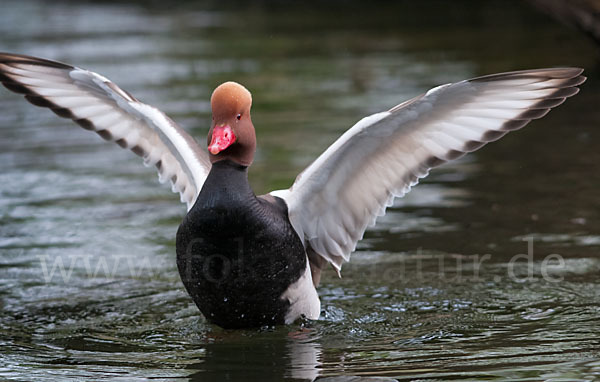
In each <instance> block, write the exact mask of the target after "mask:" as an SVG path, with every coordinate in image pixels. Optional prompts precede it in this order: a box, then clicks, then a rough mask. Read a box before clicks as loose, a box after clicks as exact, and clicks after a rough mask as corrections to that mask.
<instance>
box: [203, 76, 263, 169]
mask: <svg viewBox="0 0 600 382" xmlns="http://www.w3.org/2000/svg"><path fill="white" fill-rule="evenodd" d="M210 105H211V108H212V126H211V128H210V131H209V132H208V152H209V153H210V160H211V162H212V163H214V162H218V161H220V160H224V159H229V160H231V161H233V162H236V163H238V164H241V165H243V166H250V164H251V163H252V160H253V159H254V151H255V150H256V134H255V132H254V126H253V125H252V119H250V107H251V106H252V95H251V94H250V92H249V91H248V90H247V89H246V88H245V87H243V86H242V85H240V84H238V83H236V82H231V81H230V82H225V83H224V84H221V85H219V86H218V87H217V88H216V89H215V91H214V92H213V94H212V97H211V98H210Z"/></svg>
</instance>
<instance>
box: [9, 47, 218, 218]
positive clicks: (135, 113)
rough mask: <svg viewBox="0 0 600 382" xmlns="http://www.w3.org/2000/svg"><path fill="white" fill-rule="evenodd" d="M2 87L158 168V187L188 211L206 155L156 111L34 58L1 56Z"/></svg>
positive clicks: (96, 79) (101, 82)
mask: <svg viewBox="0 0 600 382" xmlns="http://www.w3.org/2000/svg"><path fill="white" fill-rule="evenodd" d="M0 81H1V82H2V83H3V84H4V86H6V87H7V88H8V89H10V90H12V91H15V92H17V93H22V94H25V98H26V99H27V100H28V101H29V102H31V103H32V104H34V105H37V106H43V107H48V108H50V109H51V110H52V111H53V112H55V113H56V114H58V115H59V116H61V117H65V118H70V119H72V120H73V121H75V122H76V123H77V124H79V125H80V126H81V127H83V128H84V129H87V130H92V131H95V132H96V133H98V134H99V135H100V136H101V137H102V138H104V139H106V140H108V141H112V142H115V143H117V144H118V145H119V146H121V147H123V148H128V149H130V150H132V151H133V152H134V153H136V154H137V155H139V156H141V157H143V158H144V164H146V165H148V166H156V167H157V169H158V174H159V180H160V182H161V183H164V182H166V181H167V180H168V181H170V182H171V185H172V189H173V192H179V194H180V197H181V201H182V202H185V203H187V206H188V209H190V208H191V207H192V206H193V204H194V202H195V200H196V196H197V195H198V193H199V191H200V189H201V188H202V185H203V184H204V180H205V179H206V176H207V175H208V172H209V171H210V161H209V159H208V154H207V153H206V152H204V151H203V150H201V149H200V147H199V146H198V144H197V143H196V142H195V141H194V139H193V138H192V137H191V136H190V135H189V134H187V133H186V132H185V131H184V130H183V129H181V128H180V127H179V126H177V125H176V124H175V122H173V120H171V119H170V118H169V117H167V116H166V115H165V114H164V113H163V112H161V111H160V110H158V109H156V108H154V107H152V106H149V105H146V104H144V103H141V102H140V101H138V100H137V99H135V98H134V97H133V96H131V95H130V94H129V93H127V92H125V91H124V90H122V89H120V88H119V87H118V86H117V85H115V84H114V83H112V82H110V81H109V80H108V79H106V78H104V77H102V76H101V75H99V74H97V73H94V72H90V71H87V70H84V69H80V68H77V67H73V66H70V65H66V64H62V63H59V62H55V61H49V60H44V59H40V58H36V57H29V56H22V55H16V54H9V53H0Z"/></svg>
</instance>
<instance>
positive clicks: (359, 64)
mask: <svg viewBox="0 0 600 382" xmlns="http://www.w3.org/2000/svg"><path fill="white" fill-rule="evenodd" d="M0 47H1V50H5V51H12V52H19V53H26V54H34V55H38V56H44V57H48V58H54V59H58V60H62V61H65V62H69V63H73V64H76V65H79V66H82V67H85V68H89V69H92V70H95V71H97V72H99V73H102V74H104V75H105V76H107V77H109V78H111V79H113V80H114V81H115V82H116V83H118V84H119V85H120V86H122V87H123V88H125V89H127V90H128V91H130V92H131V93H133V94H134V95H135V96H136V97H137V98H139V99H141V100H143V101H145V102H147V103H150V104H153V105H156V106H158V107H159V108H161V109H162V110H164V111H165V112H167V113H168V114H169V115H170V116H171V117H173V118H174V119H175V120H176V121H178V122H179V123H180V124H181V125H182V126H184V127H185V128H187V129H188V130H189V131H190V132H191V133H192V134H193V135H195V136H196V137H198V139H199V140H200V141H202V140H203V139H204V136H205V135H206V133H207V130H208V126H209V123H210V112H209V104H208V99H209V96H210V92H211V91H212V89H213V88H214V87H215V86H216V85H218V84H219V83H220V82H223V81H225V80H236V81H239V82H242V83H244V84H245V85H246V86H247V87H248V88H249V89H250V90H251V91H252V92H253V96H254V107H253V120H254V122H255V125H256V126H257V135H258V140H259V151H258V153H257V158H256V162H255V165H254V166H253V167H252V169H251V174H250V177H251V182H252V184H253V187H254V188H255V190H256V191H257V193H264V192H267V191H270V190H272V189H276V188H281V187H288V186H289V184H290V183H291V182H292V180H293V179H294V177H295V175H296V174H297V173H298V172H299V171H301V170H302V169H303V168H304V167H305V166H306V165H307V164H308V163H310V161H311V160H313V159H314V158H315V157H316V156H317V155H318V154H319V153H320V152H322V151H323V150H324V149H325V148H326V147H327V146H328V145H329V144H330V143H331V142H332V141H333V140H334V139H335V138H336V137H337V136H339V135H340V134H341V133H342V132H343V131H344V130H345V129H346V128H348V127H349V126H351V125H352V124H353V123H354V122H355V121H356V120H358V119H359V118H361V117H362V116H364V115H367V114H369V113H373V112H376V111H380V110H384V109H387V108H389V107H391V106H393V105H394V104H397V103H399V102H401V101H403V100H405V99H407V98H410V97H412V96H415V95H417V94H420V93H421V92H423V91H425V90H427V89H429V88H430V87H432V86H435V85H438V84H441V83H445V82H450V81H456V80H460V79H463V78H468V77H472V76H476V75H481V74H486V73H492V72H498V71H507V70H513V69H523V68H534V67H545V66H558V65H573V66H582V67H585V68H586V74H587V76H588V77H589V80H588V82H587V83H586V84H585V85H584V86H583V90H582V92H581V94H579V95H578V96H576V97H575V98H573V99H570V100H568V101H567V102H566V104H565V105H563V106H561V107H559V108H558V109H557V110H555V111H553V112H551V113H550V115H549V116H547V117H545V118H544V119H543V120H541V121H536V122H534V123H532V124H531V125H530V126H528V127H527V128H526V129H524V130H523V131H520V132H517V133H513V134H510V135H508V136H507V137H505V138H503V139H502V140H501V141H499V142H497V143H494V144H491V145H489V146H487V147H485V148H484V149H482V150H480V151H478V152H477V153H475V154H473V155H469V156H467V157H465V158H464V159H462V160H460V161H459V162H456V163H453V164H450V165H447V166H445V167H442V168H440V169H437V170H436V171H434V172H433V173H432V174H431V175H430V177H428V178H427V179H425V180H424V181H423V182H422V184H421V185H419V186H418V187H417V188H416V189H415V190H413V192H412V193H410V194H409V195H408V196H407V197H405V198H404V199H401V200H397V201H396V204H395V205H394V207H393V208H391V209H389V212H388V214H387V215H386V216H385V217H384V218H382V219H380V220H379V224H378V225H377V226H376V227H374V228H372V229H370V230H369V231H368V232H367V234H366V235H365V240H363V241H362V242H361V243H360V244H359V248H358V250H357V251H356V253H354V254H353V256H352V262H351V263H349V264H346V265H345V266H344V269H343V278H341V279H339V278H338V277H337V276H336V275H335V273H334V272H333V271H328V272H327V273H326V274H325V275H324V277H323V281H322V286H321V287H320V288H319V293H320V295H321V299H322V303H323V313H322V315H321V318H320V319H319V320H318V321H315V322H304V323H297V324H294V325H290V326H284V327H278V328H266V329H263V330H248V331H224V330H222V329H219V328H217V327H214V326H211V325H209V324H208V323H207V322H206V321H205V320H204V318H203V317H202V316H201V315H200V314H199V312H198V311H197V309H196V308H195V306H194V305H193V303H192V302H191V300H190V299H189V297H188V296H187V295H186V293H185V291H184V289H183V286H182V284H181V282H180V280H179V276H178V273H177V269H176V265H175V242H174V236H175V231H176V229H177V226H178V224H179V221H180V220H181V218H182V216H183V215H184V213H185V206H183V205H181V204H179V203H178V197H177V196H176V195H174V194H172V193H170V191H169V189H168V187H165V186H162V187H161V186H160V185H158V182H157V181H156V176H155V173H154V170H153V169H148V168H144V167H143V166H142V165H141V163H140V160H139V158H137V157H135V156H134V155H132V154H131V153H129V152H127V151H124V150H121V149H119V148H118V147H116V146H115V147H113V146H111V145H109V144H107V143H105V142H104V141H102V140H101V139H100V138H98V137H96V136H94V135H93V134H90V133H89V132H86V131H83V130H82V129H79V128H77V127H76V126H75V125H74V124H72V123H70V122H69V121H66V120H62V119H60V118H58V117H56V116H54V115H53V114H52V113H50V112H48V111H47V110H41V109H37V108H34V107H33V106H31V105H29V104H27V103H26V102H24V101H23V100H22V99H21V98H20V97H19V96H17V95H15V94H12V93H9V92H8V91H1V92H0V169H1V171H0V248H1V252H0V253H1V255H0V309H1V312H2V314H1V319H0V349H1V351H0V378H1V379H8V380H36V381H44V380H47V381H54V380H61V379H62V380H81V379H89V380H124V381H135V380H148V379H153V380H173V379H183V380H187V379H189V380H202V381H209V380H215V381H223V380H244V381H251V380H257V381H271V380H272V381H280V380H290V381H310V380H313V379H315V378H317V377H319V376H321V377H323V376H337V375H355V376H386V377H392V378H395V379H398V380H412V379H420V380H428V379H430V380H431V379H477V380H479V379H509V380H541V379H553V380H569V381H572V380H591V379H594V378H599V376H600V355H599V353H600V335H599V325H598V319H599V318H600V282H599V277H598V276H599V275H600V256H599V250H600V233H599V232H600V217H599V216H598V211H599V210H600V199H598V197H597V190H598V189H600V171H598V163H600V150H598V146H597V142H598V140H599V139H600V133H599V132H598V124H599V122H600V110H599V109H598V107H597V103H598V91H599V89H600V81H599V78H600V73H599V70H598V69H599V67H598V64H597V62H598V50H597V47H595V46H594V45H593V44H592V43H591V42H589V41H587V40H586V39H585V37H583V36H581V35H579V34H578V33H577V32H576V31H573V30H570V29H568V28H566V27H563V26H561V25H558V24H556V23H555V22H554V21H552V20H550V19H548V18H546V17H545V16H542V15H539V14H537V13H535V11H534V10H532V9H530V8H529V7H528V6H527V5H526V4H525V3H522V2H511V1H496V2H493V1H492V2H485V4H483V2H481V3H480V2H470V1H454V2H452V4H450V3H447V2H440V1H421V2H418V4H417V3H416V2H401V3H399V4H397V5H390V4H387V3H383V2H381V3H365V4H360V3H350V4H347V3H343V4H342V3H338V2H332V3H330V4H329V5H320V6H313V7H311V8H309V7H303V6H300V5H297V6H295V7H293V8H290V7H289V6H286V4H284V3H279V2H274V3H266V2H265V3H259V4H254V5H250V4H243V3H232V4H231V5H219V4H217V3H214V4H211V3H208V4H205V5H197V4H194V3H183V4H179V5H177V6H172V5H169V6H162V5H160V3H159V2H155V3H147V2H139V3H135V2H72V3H70V2H42V1H39V2H36V1H12V0H5V1H4V2H3V11H2V12H0ZM519 254H521V256H517V255H519ZM515 256H517V257H515Z"/></svg>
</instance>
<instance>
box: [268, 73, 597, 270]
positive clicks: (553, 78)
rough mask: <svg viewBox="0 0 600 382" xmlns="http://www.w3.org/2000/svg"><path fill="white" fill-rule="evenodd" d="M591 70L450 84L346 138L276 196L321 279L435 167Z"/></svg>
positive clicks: (565, 91) (518, 121) (513, 125)
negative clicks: (321, 271)
mask: <svg viewBox="0 0 600 382" xmlns="http://www.w3.org/2000/svg"><path fill="white" fill-rule="evenodd" d="M582 72H583V70H581V69H578V68H562V69H540V70H529V71H520V72H511V73H503V74H496V75H491V76H485V77H479V78H475V79H471V80H466V81H461V82H457V83H454V84H447V85H443V86H439V87H437V88H434V89H431V90H430V91H428V92H427V93H425V94H423V95H421V96H419V97H416V98H414V99H412V100H409V101H407V102H404V103H402V104H400V105H398V106H396V107H394V108H392V109H391V110H389V111H386V112H382V113H378V114H374V115H371V116H369V117H366V118H364V119H363V120H361V121H360V122H358V123H357V124H356V125H354V126H353V127H352V128H351V129H349V130H348V131H346V132H345V133H344V134H343V135H342V136H341V137H340V138H339V139H338V140H337V141H336V142H335V143H334V144H333V145H331V146H330V147H329V148H328V149H327V150H326V151H325V152H324V153H323V154H322V155H321V156H320V157H319V158H318V159H317V160H316V161H315V162H313V163H312V164H311V165H310V166H309V167H308V168H306V170H304V172H302V173H301V174H300V175H299V176H298V177H297V178H296V181H295V183H294V184H293V185H292V187H291V188H290V189H289V190H282V191H274V192H273V193H272V194H273V195H275V196H279V197H281V198H283V199H284V200H285V201H286V203H287V205H288V211H289V218H290V221H291V223H292V225H293V227H294V229H295V230H296V232H298V234H299V236H300V238H301V239H302V240H303V242H304V244H305V246H306V248H307V253H308V254H309V258H310V259H311V263H312V265H313V275H314V272H315V270H316V271H317V274H318V270H319V269H320V268H322V267H323V266H324V264H326V263H327V262H329V263H331V264H332V265H333V266H334V267H335V268H336V269H337V270H338V272H339V270H340V269H341V266H342V263H343V261H348V260H349V259H350V253H351V252H352V251H354V249H355V248H356V243H357V241H358V240H360V239H361V238H362V236H363V234H364V232H365V229H366V227H367V226H368V225H372V224H374V223H375V219H376V217H377V216H381V215H383V214H384V213H385V209H386V207H387V206H390V205H391V204H392V201H393V199H394V197H398V196H402V195H404V194H406V193H407V192H408V191H409V190H410V188H411V187H412V186H414V185H415V184H417V182H418V180H419V178H423V177H425V176H427V174H428V173H429V170H430V169H431V168H432V167H436V166H438V165H440V164H442V163H444V162H446V161H449V160H452V159H456V158H458V157H460V156H462V155H464V154H465V153H467V152H471V151H474V150H477V149H478V148H480V147H481V146H483V145H484V144H486V143H487V142H491V141H494V140H496V139H499V138H500V137H502V136H503V135H505V134H506V133H508V132H509V131H512V130H517V129H520V128H521V127H523V126H525V125H526V124H527V123H528V122H529V121H530V120H532V119H536V118H541V117H543V116H544V115H546V113H548V111H549V110H550V108H553V107H555V106H558V105H560V104H561V103H563V102H564V100H565V98H567V97H570V96H572V95H574V94H576V93H577V92H578V91H579V89H578V88H577V87H576V86H577V85H580V84H581V83H583V82H584V81H585V77H583V76H580V74H581V73H582ZM315 268H317V269H315Z"/></svg>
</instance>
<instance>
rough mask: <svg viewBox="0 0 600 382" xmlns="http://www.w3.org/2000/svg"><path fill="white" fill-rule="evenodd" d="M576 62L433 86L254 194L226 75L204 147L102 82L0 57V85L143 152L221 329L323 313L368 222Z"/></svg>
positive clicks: (561, 82) (540, 109) (547, 102)
mask: <svg viewBox="0 0 600 382" xmlns="http://www.w3.org/2000/svg"><path fill="white" fill-rule="evenodd" d="M582 73H583V69H581V68H576V67H563V68H545V69H533V70H521V71H512V72H506V73H499V74H491V75H486V76H481V77H476V78H472V79H468V80H462V81H458V82H454V83H449V84H445V85H441V86H437V87H435V88H432V89H430V90H428V91H427V92H425V93H423V94H421V95H419V96H417V97H414V98H412V99H409V100H407V101H404V102H402V103H399V104H397V105H396V106H392V107H391V108H390V109H388V110H386V111H382V112H378V113H375V114H372V115H369V116H367V117H365V118H363V119H361V120H360V121H358V122H357V123H356V124H355V125H353V126H352V127H350V128H349V129H348V130H347V131H346V132H345V133H343V134H342V135H341V136H340V137H339V138H338V139H337V140H335V142H333V143H332V144H331V145H330V146H329V147H328V148H327V149H326V150H325V151H324V152H323V153H322V154H321V155H320V156H318V157H317V158H316V159H315V160H314V161H313V162H312V163H311V164H310V165H309V166H308V167H307V168H306V169H305V170H304V171H302V172H301V173H300V174H299V175H298V176H297V178H296V179H295V181H294V182H293V184H292V185H291V187H290V188H288V189H284V190H276V191H273V192H270V193H268V194H265V195H258V196H257V195H256V194H255V193H254V191H253V190H252V188H251V187H250V184H249V182H248V168H249V167H250V166H251V165H252V162H253V160H254V154H255V151H256V145H257V143H256V133H255V128H254V125H253V123H252V118H251V114H250V111H251V107H252V95H251V93H250V91H248V90H247V89H246V88H245V87H244V86H243V85H241V84H238V83H236V82H233V81H229V82H225V83H223V84H221V85H219V86H218V87H217V88H216V89H215V90H214V92H213V93H212V96H211V99H210V101H211V110H212V122H211V126H210V129H209V132H208V135H207V141H206V145H205V146H204V147H203V146H202V145H200V144H198V143H197V142H196V140H195V139H194V138H193V137H192V136H190V135H189V134H188V133H187V132H186V131H185V130H184V129H182V128H181V127H179V126H178V125H177V124H176V123H175V122H174V121H173V120H172V119H171V118H169V117H168V116H167V115H166V114H165V113H163V112H162V111H160V110H159V109H157V108H155V107H153V106H150V105H148V104H145V103H143V102H141V101H139V100H138V99H136V98H135V97H134V96H133V95H132V94H130V93H128V92H127V91H125V90H123V89H121V88H120V87H119V86H117V85H116V84H115V83H113V82H112V81H110V80H109V79H107V78H106V77H104V76H102V75H100V74H97V73H95V72H92V71H89V70H85V69H82V68H79V67H76V66H72V65H69V64H65V63H61V62H58V61H53V60H47V59H43V58H38V57H32V56H26V55H19V54H12V53H0V81H1V82H2V84H3V85H4V86H5V87H6V88H7V89H9V90H11V91H13V92H16V93H20V94H22V95H24V97H25V99H26V100H27V101H29V102H30V103H32V104H34V105H36V106H41V107H45V108H49V109H50V110H52V111H53V112H54V113H56V114H57V115H59V116H60V117H64V118H68V119H71V120H73V121H74V122H75V123H76V124H78V125H79V126H81V127H82V128H84V129H86V130H90V131H93V132H95V133H97V134H98V135H100V137H102V138H103V139H105V140H107V141H110V142H114V143H116V144H117V145H119V146H121V147H122V148H126V149H129V150H131V151H133V153H135V154H136V155H138V156H140V157H142V159H143V162H144V164H145V165H146V166H154V167H156V169H157V171H158V175H159V181H160V182H161V183H165V182H169V183H170V184H171V187H172V190H173V192H176V193H178V194H179V195H180V199H181V201H182V202H183V203H185V204H186V205H187V214H186V215H185V217H184V218H183V220H182V222H181V224H180V226H179V228H178V230H177V234H176V262H177V267H178V270H179V274H180V276H181V280H182V282H183V286H184V287H185V289H186V290H187V292H188V294H189V295H190V297H191V299H192V300H193V302H194V303H195V304H196V306H197V307H198V309H199V310H200V312H201V313H202V314H203V316H204V317H205V318H206V319H207V320H208V321H209V322H211V323H213V324H215V325H217V326H220V327H223V328H252V327H262V326H272V325H281V324H292V323H294V322H296V321H297V320H299V319H301V318H305V319H308V320H316V319H318V318H319V316H320V314H321V304H320V300H319V296H318V293H317V287H318V285H319V283H320V279H321V274H322V272H323V270H324V269H326V268H328V267H333V268H334V270H335V271H337V273H338V275H339V274H340V271H341V269H342V265H343V264H344V263H345V262H348V261H349V260H350V256H351V254H352V252H354V250H355V248H356V245H357V242H358V241H359V240H361V239H362V237H363V234H364V233H365V230H366V229H367V227H369V226H371V225H374V224H375V222H376V219H377V217H379V216H382V215H383V214H384V213H385V210H386V208H387V207H389V206H391V205H392V203H393V200H394V199H395V198H398V197H402V196H403V195H405V194H406V193H407V192H409V191H410V189H411V188H412V187H413V186H415V185H416V184H417V183H418V181H419V179H422V178H424V177H425V176H427V175H428V174H429V171H430V170H431V169H432V168H435V167H438V166H440V165H442V164H444V163H446V162H448V161H452V160H455V159H457V158H459V157H462V156H463V155H465V154H466V153H469V152H473V151H475V150H477V149H479V148H480V147H482V146H484V145H485V144H486V143H489V142H492V141H496V140H498V139H499V138H501V137H503V136H504V135H506V134H507V133H509V132H511V131H514V130H518V129H521V128H522V127H524V126H525V125H527V124H528V123H529V122H530V121H531V120H534V119H539V118H541V117H543V116H545V115H546V114H547V113H548V112H549V111H550V109H552V108H554V107H556V106H558V105H560V104H562V103H563V102H564V101H565V100H566V99H567V98H568V97H571V96H573V95H575V94H577V93H578V91H579V88H578V86H579V85H581V84H582V83H583V82H584V81H585V80H586V78H585V77H584V76H583V75H582Z"/></svg>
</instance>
